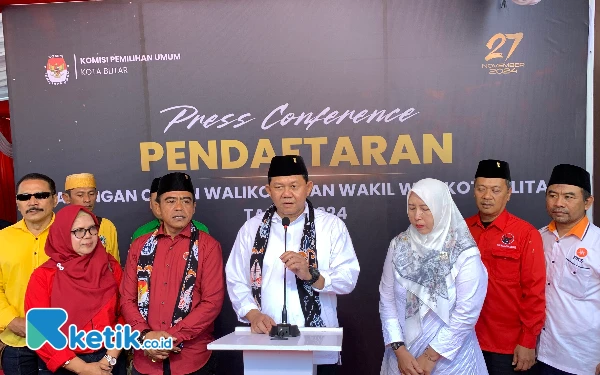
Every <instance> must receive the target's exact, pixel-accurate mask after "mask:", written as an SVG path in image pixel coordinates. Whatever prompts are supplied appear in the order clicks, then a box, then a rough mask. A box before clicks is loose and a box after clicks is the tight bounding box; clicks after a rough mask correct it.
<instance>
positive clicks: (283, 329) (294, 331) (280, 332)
mask: <svg viewBox="0 0 600 375" xmlns="http://www.w3.org/2000/svg"><path fill="white" fill-rule="evenodd" d="M281 225H283V232H284V236H283V252H284V253H285V252H286V251H287V228H288V226H289V225H290V218H289V217H287V216H286V217H284V218H282V219H281ZM269 336H271V337H273V338H272V339H271V340H287V337H296V336H300V330H299V329H298V326H297V325H292V324H288V322H287V269H286V268H285V266H284V267H283V309H282V310H281V323H280V324H277V325H276V326H273V327H271V332H269Z"/></svg>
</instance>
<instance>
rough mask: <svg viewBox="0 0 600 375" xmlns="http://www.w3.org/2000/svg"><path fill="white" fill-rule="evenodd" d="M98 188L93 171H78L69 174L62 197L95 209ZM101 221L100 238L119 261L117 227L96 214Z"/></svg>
mask: <svg viewBox="0 0 600 375" xmlns="http://www.w3.org/2000/svg"><path fill="white" fill-rule="evenodd" d="M97 198H98V190H97V189H96V179H95V178H94V175H93V174H91V173H77V174H72V175H69V176H67V179H66V180H65V191H64V192H63V194H62V199H63V200H64V201H65V204H77V205H79V206H83V207H85V208H87V209H88V210H90V211H92V212H93V211H94V206H95V205H96V199H97ZM96 217H97V218H98V221H99V222H100V231H99V232H98V236H99V237H98V238H99V239H100V241H102V245H104V247H105V248H106V252H107V253H109V254H110V255H112V256H114V257H115V259H116V260H117V261H119V262H120V258H119V243H118V241H117V228H116V227H115V225H114V224H113V223H112V221H110V220H108V219H107V218H105V217H100V216H98V215H96Z"/></svg>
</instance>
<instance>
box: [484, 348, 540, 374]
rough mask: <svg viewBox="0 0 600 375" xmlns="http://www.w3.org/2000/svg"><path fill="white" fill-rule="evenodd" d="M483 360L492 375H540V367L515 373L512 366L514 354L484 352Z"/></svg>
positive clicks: (536, 366)
mask: <svg viewBox="0 0 600 375" xmlns="http://www.w3.org/2000/svg"><path fill="white" fill-rule="evenodd" d="M483 359H484V360H485V365H486V367H487V369H488V372H489V374H490V375H515V374H520V375H538V371H539V370H538V369H539V366H538V365H537V364H535V365H533V366H531V368H530V369H529V370H527V371H515V370H514V369H515V366H513V365H512V361H513V355H512V354H500V353H492V352H486V351H484V352H483Z"/></svg>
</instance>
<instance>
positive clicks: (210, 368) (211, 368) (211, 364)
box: [131, 355, 217, 375]
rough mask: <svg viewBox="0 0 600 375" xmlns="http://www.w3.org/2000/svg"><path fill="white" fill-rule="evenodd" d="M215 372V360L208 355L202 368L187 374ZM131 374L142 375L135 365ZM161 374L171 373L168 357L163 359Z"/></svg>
mask: <svg viewBox="0 0 600 375" xmlns="http://www.w3.org/2000/svg"><path fill="white" fill-rule="evenodd" d="M216 373H217V361H216V360H215V357H214V356H212V355H211V356H210V358H209V360H208V362H206V364H205V365H204V366H202V368H200V369H198V370H196V371H194V372H191V373H189V374H187V375H215V374H216ZM131 375H143V374H141V373H140V372H139V371H138V370H136V369H135V366H133V368H132V369H131ZM163 375H171V363H170V362H169V358H167V359H165V360H164V361H163Z"/></svg>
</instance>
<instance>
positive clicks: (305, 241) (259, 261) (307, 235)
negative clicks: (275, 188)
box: [250, 200, 325, 327]
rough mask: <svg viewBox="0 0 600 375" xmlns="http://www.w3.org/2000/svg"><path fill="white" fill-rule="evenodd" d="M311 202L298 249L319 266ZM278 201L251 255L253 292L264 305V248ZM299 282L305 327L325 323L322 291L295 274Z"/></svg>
mask: <svg viewBox="0 0 600 375" xmlns="http://www.w3.org/2000/svg"><path fill="white" fill-rule="evenodd" d="M306 202H307V203H308V216H307V217H306V219H305V221H304V230H303V232H302V239H301V240H300V251H299V253H300V254H302V255H303V256H304V258H305V259H306V260H307V261H308V265H309V266H312V267H314V268H318V267H317V246H316V245H317V236H316V231H315V210H314V208H313V206H312V203H310V201H308V200H307V201H306ZM275 210H276V208H275V205H274V204H273V205H271V206H270V207H269V209H268V210H267V212H265V215H264V216H263V219H262V223H261V225H260V227H259V228H258V231H257V232H256V237H255V238H254V246H253V247H252V254H251V255H250V285H251V287H252V296H253V297H254V301H255V302H256V304H257V305H258V308H259V310H260V309H261V291H262V269H263V261H264V259H265V252H266V250H267V245H268V242H269V234H270V232H271V222H272V219H273V215H274V214H275ZM296 285H297V287H298V296H299V297H300V306H301V307H302V313H303V314H304V326H305V327H325V323H324V322H323V319H322V318H321V301H320V300H319V292H317V291H316V290H314V289H313V288H312V285H309V284H308V282H306V281H304V280H302V279H300V278H298V276H296Z"/></svg>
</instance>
